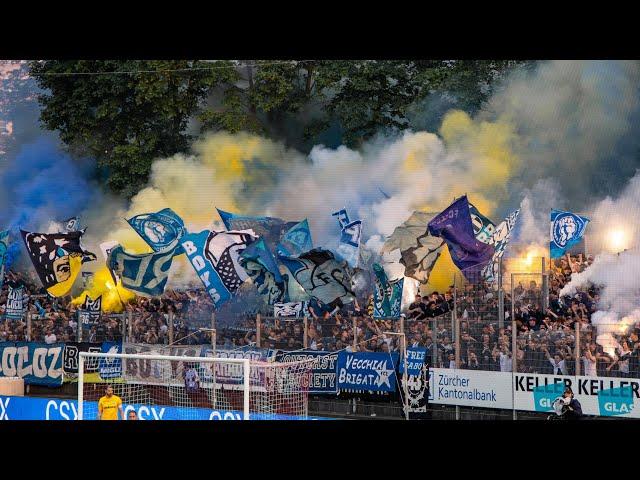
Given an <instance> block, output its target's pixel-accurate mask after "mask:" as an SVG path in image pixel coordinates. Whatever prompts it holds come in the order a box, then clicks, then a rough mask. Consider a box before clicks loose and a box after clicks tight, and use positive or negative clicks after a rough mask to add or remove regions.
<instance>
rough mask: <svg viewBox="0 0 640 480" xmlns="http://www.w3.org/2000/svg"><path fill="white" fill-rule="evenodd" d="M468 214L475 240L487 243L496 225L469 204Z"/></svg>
mask: <svg viewBox="0 0 640 480" xmlns="http://www.w3.org/2000/svg"><path fill="white" fill-rule="evenodd" d="M469 213H470V214H471V224H472V225H473V233H474V234H475V235H476V238H477V239H478V240H480V241H481V242H482V243H489V242H490V241H491V237H492V236H493V233H494V232H495V231H496V225H495V224H494V223H493V222H492V221H491V220H490V219H489V218H488V217H485V216H484V215H483V214H482V213H480V210H478V209H477V208H476V207H475V205H472V204H471V203H469Z"/></svg>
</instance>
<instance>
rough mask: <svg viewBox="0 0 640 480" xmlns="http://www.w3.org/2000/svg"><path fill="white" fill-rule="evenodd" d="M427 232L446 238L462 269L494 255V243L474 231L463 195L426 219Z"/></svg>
mask: <svg viewBox="0 0 640 480" xmlns="http://www.w3.org/2000/svg"><path fill="white" fill-rule="evenodd" d="M429 233H430V234H431V235H433V236H435V237H441V238H443V239H444V241H445V242H447V246H448V247H449V253H450V255H451V260H453V263H454V264H455V265H456V266H457V267H458V268H459V269H460V270H462V272H463V273H466V272H471V271H473V270H475V267H478V266H481V265H484V264H486V263H487V262H489V261H490V260H491V258H492V257H493V252H494V249H493V247H492V246H491V245H487V244H486V243H483V242H481V241H480V240H478V239H477V238H476V236H475V234H474V232H473V224H472V222H471V214H470V211H469V201H468V200H467V196H466V195H465V196H462V197H460V198H459V199H457V200H456V201H454V202H453V203H452V204H451V205H449V206H448V207H447V208H446V209H445V210H444V211H442V213H440V214H438V215H436V216H435V217H434V218H433V219H432V220H431V221H430V222H429Z"/></svg>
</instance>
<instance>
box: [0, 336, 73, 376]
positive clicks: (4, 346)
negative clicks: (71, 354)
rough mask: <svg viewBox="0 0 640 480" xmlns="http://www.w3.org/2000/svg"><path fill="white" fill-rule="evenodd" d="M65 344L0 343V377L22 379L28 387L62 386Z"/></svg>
mask: <svg viewBox="0 0 640 480" xmlns="http://www.w3.org/2000/svg"><path fill="white" fill-rule="evenodd" d="M63 358H64V343H52V344H47V343H40V342H2V343H0V377H20V378H22V379H23V380H24V383H25V384H27V385H47V386H58V385H62V373H63V365H62V360H63Z"/></svg>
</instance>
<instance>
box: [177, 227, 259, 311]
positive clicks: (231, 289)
mask: <svg viewBox="0 0 640 480" xmlns="http://www.w3.org/2000/svg"><path fill="white" fill-rule="evenodd" d="M256 238H257V237H256V236H255V235H254V233H253V231H251V230H245V231H234V230H231V231H228V232H211V231H209V230H204V231H202V232H200V233H189V234H186V235H185V236H184V237H183V238H182V247H183V248H184V251H185V253H186V254H187V257H188V258H189V261H190V262H191V265H193V268H194V269H195V271H196V273H197V274H198V276H199V277H200V280H201V281H202V283H203V285H204V287H205V289H206V290H207V292H208V293H209V296H210V297H211V299H212V300H213V301H214V303H215V305H216V308H218V307H220V305H222V304H223V303H225V302H226V301H228V300H229V299H231V297H232V295H233V294H234V293H235V292H236V291H237V290H238V288H239V287H240V285H242V283H243V282H244V281H245V280H247V279H248V278H249V275H248V274H247V272H246V271H245V270H244V268H242V266H241V265H240V262H239V260H240V254H241V253H242V252H243V250H244V249H245V248H247V246H248V245H249V244H251V243H252V242H254V241H255V240H256Z"/></svg>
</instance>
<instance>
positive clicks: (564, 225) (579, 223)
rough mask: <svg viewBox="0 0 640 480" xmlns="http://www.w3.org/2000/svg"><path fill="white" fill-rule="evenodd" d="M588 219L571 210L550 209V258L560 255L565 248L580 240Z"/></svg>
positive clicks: (567, 248) (563, 252)
mask: <svg viewBox="0 0 640 480" xmlns="http://www.w3.org/2000/svg"><path fill="white" fill-rule="evenodd" d="M588 223H589V219H588V218H587V217H581V216H580V215H576V214H575V213H571V212H563V211H561V210H551V241H550V242H549V251H550V254H551V258H552V259H553V258H560V257H562V256H563V255H564V254H565V252H566V251H567V250H569V249H570V248H571V247H573V246H574V245H575V244H577V243H578V242H580V240H581V239H582V236H583V235H584V231H585V229H586V228H587V224H588Z"/></svg>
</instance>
